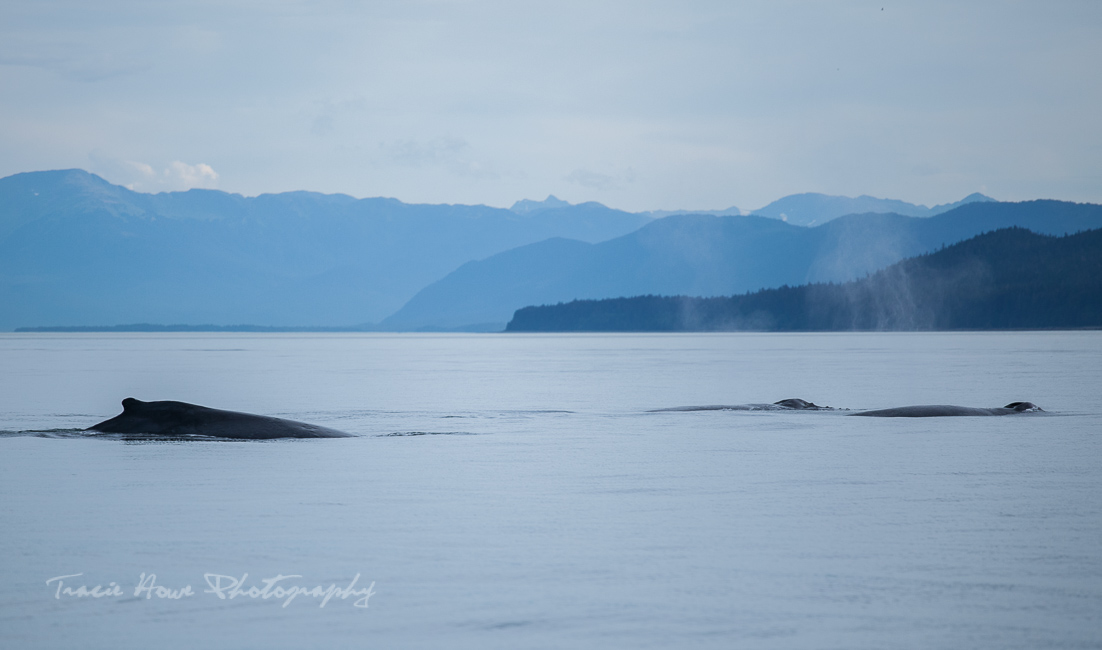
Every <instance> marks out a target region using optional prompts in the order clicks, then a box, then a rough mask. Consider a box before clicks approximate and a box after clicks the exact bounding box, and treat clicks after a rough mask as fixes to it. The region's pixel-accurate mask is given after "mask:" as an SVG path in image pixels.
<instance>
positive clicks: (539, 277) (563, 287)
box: [383, 200, 1102, 328]
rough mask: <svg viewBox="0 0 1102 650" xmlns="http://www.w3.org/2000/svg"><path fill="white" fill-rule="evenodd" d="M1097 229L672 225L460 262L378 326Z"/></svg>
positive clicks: (762, 221) (1061, 208)
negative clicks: (984, 236) (996, 238)
mask: <svg viewBox="0 0 1102 650" xmlns="http://www.w3.org/2000/svg"><path fill="white" fill-rule="evenodd" d="M1011 226H1019V227H1023V228H1027V229H1029V230H1032V231H1033V232H1037V233H1041V234H1051V235H1063V234H1067V233H1074V232H1078V231H1081V230H1090V229H1095V228H1099V227H1102V206H1099V205H1092V204H1076V203H1067V202H1061V201H1048V200H1044V201H1027V202H1022V203H998V202H972V203H968V204H965V205H962V206H960V207H957V208H954V209H952V210H949V211H947V212H944V213H942V214H940V215H937V216H933V217H926V218H919V217H906V216H902V215H897V214H861V215H848V216H845V217H840V218H837V219H834V220H831V221H829V222H827V223H826V224H823V225H821V226H817V227H813V228H807V227H801V226H795V225H791V224H789V223H785V222H783V221H779V220H776V219H771V218H766V217H756V216H738V217H711V216H700V215H681V216H670V217H666V218H664V219H660V220H658V221H654V222H652V223H650V224H648V225H646V226H644V227H643V228H641V229H639V230H637V231H635V232H632V233H629V234H627V235H624V236H622V237H618V238H615V239H611V240H609V241H605V242H601V243H598V244H587V243H584V242H578V241H566V240H562V239H556V240H550V241H545V242H538V243H535V244H529V245H527V246H523V247H521V248H518V249H515V250H510V251H506V252H504V253H500V254H498V255H494V256H492V257H489V258H487V259H485V260H481V261H478V262H469V263H467V264H464V265H463V266H461V267H460V268H458V269H457V270H456V271H454V272H453V273H450V274H449V275H448V276H447V277H445V278H443V279H442V280H440V281H438V282H435V283H433V284H431V285H429V286H427V287H425V288H424V289H422V290H421V291H420V292H418V293H417V295H415V296H414V297H413V298H412V299H411V300H410V301H409V302H408V303H407V304H406V305H405V306H404V307H402V309H400V310H399V311H398V312H396V313H395V314H394V315H392V316H390V317H389V318H387V319H386V320H385V321H383V325H384V326H387V327H392V328H419V327H422V328H423V327H429V328H448V327H456V326H459V325H466V324H473V323H479V324H483V327H486V328H490V327H491V324H493V326H494V327H496V326H497V325H501V326H502V327H503V326H504V324H505V323H506V322H507V321H509V319H510V318H511V317H512V316H513V312H514V311H515V310H517V309H520V308H522V307H526V306H534V305H553V304H556V303H560V302H569V301H571V300H578V299H599V298H617V297H629V296H640V295H648V294H652V295H669V296H676V295H683V296H727V295H736V294H741V293H745V292H748V291H756V290H758V289H763V288H770V287H779V286H782V285H790V286H795V285H800V284H804V283H808V282H844V281H847V280H852V279H856V278H859V277H861V276H863V275H865V274H868V273H872V272H874V271H877V270H879V269H882V268H884V267H886V266H888V265H890V264H894V263H895V262H898V261H900V260H902V259H904V258H906V257H911V256H914V255H919V254H922V253H925V252H929V251H932V250H935V249H937V248H938V247H940V246H943V245H950V244H953V243H955V242H959V241H962V240H965V239H968V238H970V237H973V236H975V235H978V234H980V233H983V232H987V231H990V230H997V229H1000V228H1007V227H1011Z"/></svg>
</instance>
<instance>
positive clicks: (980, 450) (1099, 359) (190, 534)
mask: <svg viewBox="0 0 1102 650" xmlns="http://www.w3.org/2000/svg"><path fill="white" fill-rule="evenodd" d="M1100 389H1102V333H1100V332H1072V333H1067V332H1043V333H1037V332H1014V333H930V334H899V333H885V334H714V335H713V334H700V335H531V336H528V335H508V336H507V335H386V334H325V335H313V334H296V335H290V334H288V335H282V334H268V335H252V334H81V335H70V334H53V335H46V334H0V430H2V431H3V432H4V433H2V434H0V489H2V493H3V500H2V505H0V531H2V532H0V646H2V647H5V648H8V647H10V648H57V647H63V646H71V647H97V648H101V647H102V648H106V647H114V648H148V647H158V648H192V647H206V648H223V647H224V648H298V647H363V648H443V647H447V648H671V647H677V648H733V647H749V648H1098V647H1102V399H1100V397H1102V396H1100V392H1102V391H1100ZM129 396H132V397H137V398H139V399H143V400H156V399H175V400H182V401H188V402H194V403H199V404H204V405H207V406H212V407H218V408H227V409H234V410H242V411H249V412H253V413H262V414H267V415H277V416H281V417H288V418H292V419H297V420H305V421H308V422H315V423H318V424H322V425H325V426H329V427H333V428H337V429H342V430H345V431H348V432H350V433H354V434H357V435H358V436H359V437H356V438H350V439H329V440H285V441H270V442H212V441H126V440H117V439H102V438H99V439H97V438H89V437H85V436H82V435H81V434H79V433H77V432H76V431H75V430H76V429H79V428H83V427H86V426H89V425H91V424H93V423H95V422H98V421H100V420H103V419H106V418H108V417H111V416H113V415H115V414H117V413H118V412H119V411H120V410H121V409H120V406H119V402H120V400H121V399H122V398H124V397H129ZM790 397H799V398H803V399H807V400H811V401H814V402H816V403H817V404H824V405H830V406H835V407H842V408H850V409H866V408H881V407H891V406H901V405H907V404H929V403H935V404H936V403H948V404H961V405H966V406H1001V405H1003V404H1006V403H1008V402H1012V401H1019V400H1028V401H1032V402H1035V403H1037V404H1038V405H1040V406H1041V407H1042V408H1044V409H1045V410H1046V411H1047V412H1046V413H1041V414H1027V415H1015V416H1007V417H986V418H976V417H969V418H920V419H879V418H854V417H847V416H846V415H845V413H844V412H825V413H822V412H820V413H814V412H737V411H701V412H664V413H651V412H648V410H651V409H660V408H666V407H677V406H689V405H711V404H743V403H762V402H774V401H777V400H780V399H784V398H790ZM143 573H144V574H146V582H145V583H144V584H145V586H146V588H145V589H138V586H139V584H141V583H140V580H141V575H142V574H143ZM76 574H80V575H79V576H78V575H76ZM151 574H155V576H156V577H155V579H154V581H153V582H152V583H150V582H149V580H150V579H149V575H151ZM245 574H247V576H246V575H245ZM58 576H72V577H67V578H63V579H62V580H61V581H60V582H62V583H64V586H66V587H69V588H71V590H72V592H73V593H80V591H79V587H80V586H82V585H83V586H85V587H86V588H87V589H92V588H93V587H95V586H96V585H102V586H103V587H104V588H105V589H108V590H110V589H112V587H111V584H110V583H112V582H114V583H116V585H117V586H118V589H117V592H119V594H118V595H111V596H105V597H101V598H93V597H80V596H76V595H66V594H60V597H58V596H59V593H58V591H57V589H56V588H57V587H58V581H54V582H51V583H50V584H47V581H48V580H50V579H51V578H55V577H58ZM216 576H221V577H220V578H219V577H216ZM280 576H298V577H292V578H284V579H282V580H277V579H278V578H279V577H280ZM356 576H359V577H358V578H356ZM242 578H243V579H242ZM353 579H356V580H357V581H356V583H355V584H354V585H350V583H351V582H352V581H353ZM211 580H214V581H215V582H214V584H215V586H217V587H219V588H221V591H219V589H215V588H213V587H212V586H211V582H210V581H211ZM237 580H240V581H241V584H240V593H237V595H236V596H235V597H233V598H230V597H229V595H231V594H232V593H233V591H232V590H231V589H229V588H228V585H230V584H231V581H237ZM264 580H269V581H270V582H269V583H268V584H270V585H271V587H270V588H269V590H268V592H266V593H267V595H268V596H272V597H269V598H264V597H263V596H264V593H265V592H262V590H261V588H262V587H263V586H264V584H265V583H264ZM219 581H220V582H219ZM331 585H336V586H337V588H339V589H343V590H344V591H338V592H334V593H336V595H335V596H332V597H331V600H329V601H328V602H327V603H326V604H325V605H324V607H322V606H321V602H322V598H320V597H317V596H315V595H311V593H305V594H303V593H299V595H297V596H296V597H295V598H293V599H292V600H291V601H290V602H289V603H288V604H287V605H286V606H284V603H285V601H286V598H276V597H274V596H273V594H274V593H275V587H277V586H278V587H280V588H283V587H287V588H288V589H292V588H297V587H301V588H302V591H309V590H311V589H314V588H315V587H317V590H316V591H315V592H313V593H323V592H324V591H325V590H327V589H329V588H330V586H331ZM157 587H161V588H163V589H164V590H160V591H159V590H158V589H157ZM185 587H190V591H191V594H192V595H181V594H186V593H187V591H186V590H184V588H185ZM223 587H226V588H223ZM254 587H255V589H254V590H253V591H252V592H249V591H248V590H249V589H250V588H254ZM368 590H369V591H368ZM172 592H175V594H173V593H172ZM353 592H355V593H353ZM281 593H290V592H289V591H284V592H281ZM135 594H137V595H135ZM219 594H221V595H222V596H225V598H224V599H220V598H219V597H218V596H219ZM250 594H251V595H250ZM349 594H351V595H349ZM365 594H366V595H365ZM170 595H180V597H179V598H171V597H167V596H170ZM342 595H343V596H348V597H343V596H342ZM364 601H366V602H364ZM357 603H360V604H366V605H368V607H362V606H357Z"/></svg>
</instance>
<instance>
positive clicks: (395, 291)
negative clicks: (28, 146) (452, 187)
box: [0, 170, 651, 329]
mask: <svg viewBox="0 0 1102 650" xmlns="http://www.w3.org/2000/svg"><path fill="white" fill-rule="evenodd" d="M649 221H651V219H650V218H649V217H647V216H645V215H635V214H630V213H627V212H622V211H619V210H613V209H610V208H607V207H605V206H602V205H600V204H596V203H592V204H585V205H583V206H573V207H566V208H559V209H554V210H545V211H541V212H536V213H532V214H528V215H522V214H517V213H516V212H513V211H510V210H506V209H500V208H491V207H487V206H467V205H411V204H405V203H402V202H400V201H397V200H395V199H386V198H369V199H355V198H353V197H350V196H345V195H326V194H317V193H312V192H288V193H284V194H262V195H260V196H257V197H243V196H241V195H238V194H229V193H226V192H220V191H216V190H190V191H187V192H171V193H161V194H142V193H137V192H132V191H130V190H128V189H126V188H124V187H120V186H117V185H112V184H110V183H108V182H107V181H105V180H103V179H102V178H100V177H98V176H95V175H93V174H89V173H87V172H84V171H81V170H61V171H49V172H31V173H25V174H16V175H14V176H9V177H7V178H3V179H0V329H12V328H15V327H20V326H35V325H114V324H122V323H140V322H145V323H209V324H214V325H234V324H243V323H249V324H262V325H292V326H310V325H315V326H326V325H327V326H333V325H353V324H361V323H373V322H377V321H378V320H379V319H381V318H383V317H384V316H386V315H387V314H390V313H392V312H394V311H395V310H396V309H398V308H399V307H401V306H402V304H404V303H405V302H406V301H407V300H408V299H409V298H410V297H411V296H413V295H414V294H415V293H416V292H417V291H418V290H419V289H421V288H422V287H424V286H425V285H427V284H429V283H431V282H433V281H435V280H438V279H440V278H442V277H444V276H445V275H446V274H447V273H448V272H450V271H452V270H454V269H455V268H457V267H458V266H459V265H461V264H463V263H464V262H467V261H469V260H472V259H480V258H484V257H487V256H490V255H493V254H495V253H498V252H501V251H504V250H508V249H511V248H514V247H516V246H521V245H524V244H529V243H533V242H537V241H541V240H544V239H547V238H550V237H557V236H562V237H570V238H572V239H579V240H583V241H588V242H598V241H602V240H605V239H609V238H611V237H616V236H619V235H622V234H625V233H628V232H631V231H633V230H636V229H638V228H639V227H640V226H642V225H644V224H645V223H648V222H649Z"/></svg>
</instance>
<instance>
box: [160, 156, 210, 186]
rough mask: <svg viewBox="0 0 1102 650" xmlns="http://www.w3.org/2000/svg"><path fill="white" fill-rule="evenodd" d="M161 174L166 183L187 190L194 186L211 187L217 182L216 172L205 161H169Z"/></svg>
mask: <svg viewBox="0 0 1102 650" xmlns="http://www.w3.org/2000/svg"><path fill="white" fill-rule="evenodd" d="M163 176H164V178H165V181H166V182H167V183H168V184H170V185H176V186H177V187H179V188H180V189H187V190H190V189H192V188H194V187H203V188H212V187H214V186H215V185H216V184H217V182H218V172H216V171H214V168H212V167H211V166H210V165H208V164H206V163H197V164H194V165H189V164H187V163H185V162H180V161H179V160H174V161H172V162H171V163H169V165H168V167H167V168H166V169H165V170H164V172H163Z"/></svg>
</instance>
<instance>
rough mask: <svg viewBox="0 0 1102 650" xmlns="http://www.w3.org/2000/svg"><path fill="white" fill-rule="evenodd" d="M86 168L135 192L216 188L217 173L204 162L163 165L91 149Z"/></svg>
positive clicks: (175, 161)
mask: <svg viewBox="0 0 1102 650" xmlns="http://www.w3.org/2000/svg"><path fill="white" fill-rule="evenodd" d="M88 160H89V162H90V163H91V164H90V165H89V169H90V171H92V172H93V173H96V174H99V175H100V176H102V177H103V178H105V179H107V180H108V181H110V182H112V183H117V184H119V185H123V186H125V187H127V188H129V189H131V190H134V191H135V192H177V191H184V190H190V189H193V188H204V189H212V188H215V187H217V185H218V178H219V174H218V172H216V171H215V170H214V168H213V167H211V166H210V165H208V164H206V163H196V164H188V163H186V162H183V161H180V160H173V161H171V162H169V163H168V164H166V165H164V166H157V167H155V166H154V165H151V164H149V163H146V162H142V161H138V160H127V159H124V158H117V157H112V156H110V155H109V154H106V153H104V152H102V151H99V150H95V151H93V152H92V153H90V154H89V155H88Z"/></svg>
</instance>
